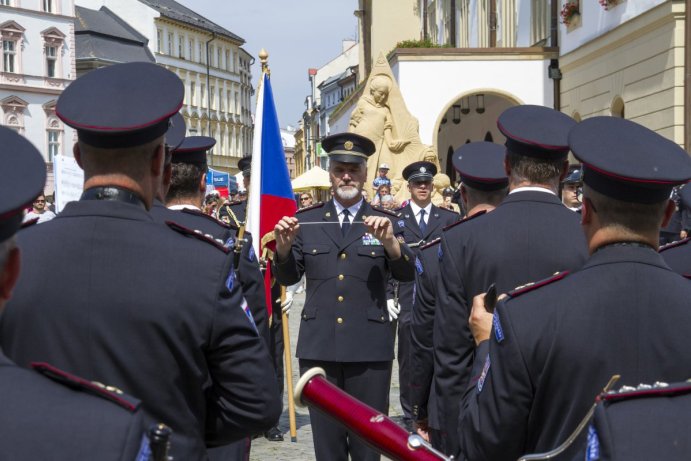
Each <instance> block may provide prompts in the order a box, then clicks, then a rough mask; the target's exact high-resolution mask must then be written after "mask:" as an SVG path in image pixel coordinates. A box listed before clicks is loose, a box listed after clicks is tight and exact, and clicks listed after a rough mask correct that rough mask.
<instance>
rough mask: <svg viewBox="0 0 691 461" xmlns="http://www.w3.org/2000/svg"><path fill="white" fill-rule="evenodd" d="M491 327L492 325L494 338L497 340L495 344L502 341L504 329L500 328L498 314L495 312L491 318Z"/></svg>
mask: <svg viewBox="0 0 691 461" xmlns="http://www.w3.org/2000/svg"><path fill="white" fill-rule="evenodd" d="M492 325H494V337H495V338H497V342H498V343H500V342H502V341H504V329H503V328H502V327H501V320H499V314H498V313H497V312H496V311H495V312H494V316H493V317H492Z"/></svg>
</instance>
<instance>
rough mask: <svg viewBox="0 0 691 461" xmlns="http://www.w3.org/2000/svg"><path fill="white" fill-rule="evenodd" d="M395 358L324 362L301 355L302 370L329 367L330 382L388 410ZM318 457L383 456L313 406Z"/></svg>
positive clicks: (363, 459)
mask: <svg viewBox="0 0 691 461" xmlns="http://www.w3.org/2000/svg"><path fill="white" fill-rule="evenodd" d="M391 365H392V362H324V361H320V360H306V359H300V374H303V373H305V372H306V371H307V370H309V369H310V368H313V367H320V368H323V369H324V371H326V378H327V379H328V380H329V382H331V383H333V384H335V385H337V386H338V387H339V388H341V389H343V390H344V391H345V392H347V393H348V394H350V395H352V396H353V397H355V398H356V399H358V400H361V401H362V402H364V403H365V404H367V405H369V406H371V407H372V408H374V409H376V410H378V411H380V412H382V413H383V414H388V410H389V388H390V386H391ZM309 412H310V421H311V423H312V438H313V440H314V452H315V455H316V459H317V461H348V455H349V454H350V459H352V461H377V460H379V459H380V456H379V454H378V453H377V452H375V451H374V450H372V449H371V448H369V447H368V446H367V445H366V444H365V443H364V442H363V441H362V440H360V439H359V438H358V437H356V436H355V435H353V434H351V433H349V432H348V430H347V429H346V428H345V427H344V426H342V425H341V424H340V423H338V422H337V421H336V420H335V419H333V418H332V417H331V416H328V415H326V414H325V413H322V412H321V411H319V410H316V409H313V408H311V407H310V409H309Z"/></svg>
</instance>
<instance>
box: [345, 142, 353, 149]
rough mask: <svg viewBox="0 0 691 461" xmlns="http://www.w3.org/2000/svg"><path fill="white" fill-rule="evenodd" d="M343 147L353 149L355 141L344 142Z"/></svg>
mask: <svg viewBox="0 0 691 461" xmlns="http://www.w3.org/2000/svg"><path fill="white" fill-rule="evenodd" d="M343 148H344V149H345V150H353V141H346V142H345V143H343Z"/></svg>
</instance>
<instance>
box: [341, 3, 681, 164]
mask: <svg viewBox="0 0 691 461" xmlns="http://www.w3.org/2000/svg"><path fill="white" fill-rule="evenodd" d="M687 5H688V2H685V1H684V0H649V1H645V2H642V1H632V0H606V1H605V0H602V1H597V0H550V1H544V0H542V1H540V0H520V1H519V0H377V1H374V0H359V3H358V10H357V11H356V15H357V16H358V18H359V27H360V37H361V42H360V44H359V46H360V55H361V56H362V59H361V62H360V68H361V69H363V70H364V72H363V74H362V75H361V76H360V78H361V79H366V78H367V77H368V76H369V72H370V70H371V69H372V67H373V64H374V63H375V61H376V60H377V59H378V58H379V56H382V55H383V56H384V59H385V60H386V61H388V63H389V65H390V66H391V69H392V71H393V75H394V77H395V79H396V82H397V84H398V86H399V88H400V91H401V93H402V95H403V98H404V100H405V103H406V106H407V108H408V110H409V111H410V113H411V114H412V115H413V116H415V117H416V118H417V119H418V122H419V133H420V138H421V140H422V142H423V143H425V144H429V145H433V146H434V147H435V148H436V150H437V154H438V156H439V159H440V164H441V167H442V171H443V172H446V173H447V174H448V175H449V176H450V177H451V178H454V175H455V172H454V170H453V167H452V165H451V162H450V161H449V160H450V157H451V153H452V152H453V151H454V150H455V149H457V148H458V147H460V146H461V145H462V144H465V143H467V142H471V141H482V140H488V141H494V142H498V143H503V142H504V137H503V136H502V135H501V133H499V131H498V130H497V128H496V123H495V122H496V119H497V116H498V115H499V114H500V113H501V112H502V111H503V110H504V109H506V108H507V107H510V106H512V105H515V104H538V105H543V106H547V107H554V108H555V109H557V110H561V111H563V112H565V113H567V114H568V115H571V116H573V117H574V118H576V119H584V118H587V117H591V116H594V115H614V116H621V117H626V118H628V119H632V120H634V121H636V122H638V123H641V124H643V125H645V126H647V127H649V128H651V129H653V130H655V131H657V132H659V133H660V134H662V135H663V136H666V137H668V138H669V139H672V140H674V141H676V142H678V143H679V144H680V145H685V146H686V147H687V149H688V148H689V145H690V144H691V141H690V139H691V129H690V128H689V123H690V119H691V115H689V112H690V111H689V107H690V106H691V89H690V88H691V79H689V78H688V77H686V78H685V76H686V75H688V66H689V65H691V50H689V48H690V47H689V46H688V44H689V43H690V42H691V40H690V38H689V37H691V35H690V34H689V31H688V28H687V27H686V25H687V24H688V22H689V20H688V18H689V11H688V10H687ZM392 24H395V25H396V27H395V29H392V28H393V25H392ZM401 42H403V43H401ZM362 91H363V88H362V86H361V87H359V89H358V91H356V92H355V93H353V95H352V96H351V97H350V98H349V99H347V100H346V101H345V102H344V103H343V104H341V105H340V106H338V107H337V108H336V109H335V111H334V112H333V113H332V114H331V117H330V128H331V130H332V131H334V132H337V131H345V130H347V129H348V122H349V119H350V114H351V113H352V110H353V108H354V107H355V104H356V102H357V99H358V98H359V97H360V96H361V95H362Z"/></svg>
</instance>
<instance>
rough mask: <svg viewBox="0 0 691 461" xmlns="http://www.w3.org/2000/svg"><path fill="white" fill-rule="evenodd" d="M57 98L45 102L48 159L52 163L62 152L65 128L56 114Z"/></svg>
mask: <svg viewBox="0 0 691 461" xmlns="http://www.w3.org/2000/svg"><path fill="white" fill-rule="evenodd" d="M56 104H57V101H56V100H55V99H53V100H51V101H48V102H47V103H45V104H43V111H44V112H45V114H46V159H47V162H49V163H52V162H53V161H54V159H55V156H56V155H61V154H62V147H63V142H64V141H63V140H64V134H65V128H64V125H63V124H62V121H60V119H59V118H58V117H57V115H56V114H55V105H56Z"/></svg>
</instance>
